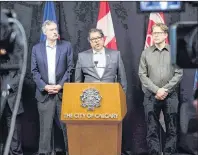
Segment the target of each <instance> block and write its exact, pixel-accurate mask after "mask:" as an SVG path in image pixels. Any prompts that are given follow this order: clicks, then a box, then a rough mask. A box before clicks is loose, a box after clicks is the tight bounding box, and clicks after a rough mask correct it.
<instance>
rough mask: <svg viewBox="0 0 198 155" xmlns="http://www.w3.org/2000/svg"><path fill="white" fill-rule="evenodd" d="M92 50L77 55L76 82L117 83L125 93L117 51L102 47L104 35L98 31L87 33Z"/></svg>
mask: <svg viewBox="0 0 198 155" xmlns="http://www.w3.org/2000/svg"><path fill="white" fill-rule="evenodd" d="M88 41H89V42H90V45H91V47H92V49H89V50H87V51H84V52H81V53H79V54H78V61H77V65H76V71H75V81H76V82H119V83H120V84H121V86H122V88H123V90H124V91H125V93H126V90H127V80H126V74H125V68H124V65H123V62H122V58H121V55H120V52H119V51H115V50H111V49H107V48H105V47H104V43H105V40H104V34H103V32H102V30H100V29H95V28H94V29H91V30H90V31H89V37H88Z"/></svg>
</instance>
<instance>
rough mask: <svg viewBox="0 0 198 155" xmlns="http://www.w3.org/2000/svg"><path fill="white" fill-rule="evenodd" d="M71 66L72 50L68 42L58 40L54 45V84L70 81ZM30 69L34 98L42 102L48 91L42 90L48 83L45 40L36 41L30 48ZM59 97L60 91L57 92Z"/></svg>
mask: <svg viewBox="0 0 198 155" xmlns="http://www.w3.org/2000/svg"><path fill="white" fill-rule="evenodd" d="M72 68H73V51H72V46H71V44H70V42H67V41H63V40H61V41H60V40H58V41H57V46H56V84H60V85H61V86H63V85H64V83H65V82H69V81H70V71H71V69H72ZM31 71H32V74H33V80H34V82H35V83H36V99H37V100H38V101H39V102H44V101H45V99H46V97H47V96H48V93H47V92H46V91H45V90H44V87H45V85H47V84H49V83H48V64H47V54H46V42H42V43H38V44H36V45H35V46H33V49H32V61H31ZM59 95H60V97H61V95H62V94H61V91H60V93H59Z"/></svg>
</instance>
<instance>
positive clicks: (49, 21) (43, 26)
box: [42, 20, 56, 34]
mask: <svg viewBox="0 0 198 155" xmlns="http://www.w3.org/2000/svg"><path fill="white" fill-rule="evenodd" d="M51 24H56V22H55V21H52V20H46V21H44V23H43V24H42V31H43V33H44V34H45V32H46V26H47V25H51Z"/></svg>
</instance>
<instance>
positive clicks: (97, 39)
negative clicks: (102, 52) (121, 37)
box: [89, 36, 103, 42]
mask: <svg viewBox="0 0 198 155" xmlns="http://www.w3.org/2000/svg"><path fill="white" fill-rule="evenodd" d="M102 38H103V37H102V36H100V37H97V38H90V39H89V40H90V41H91V42H95V41H99V40H101V39H102Z"/></svg>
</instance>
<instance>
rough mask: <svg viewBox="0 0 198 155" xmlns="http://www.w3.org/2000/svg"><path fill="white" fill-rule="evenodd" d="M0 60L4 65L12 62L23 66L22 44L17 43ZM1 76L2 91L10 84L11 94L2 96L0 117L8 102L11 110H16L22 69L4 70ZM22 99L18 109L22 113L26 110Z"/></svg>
mask: <svg viewBox="0 0 198 155" xmlns="http://www.w3.org/2000/svg"><path fill="white" fill-rule="evenodd" d="M0 60H1V62H0V63H1V65H2V66H6V65H7V66H9V65H10V64H12V65H13V64H16V65H19V66H20V67H21V68H22V61H23V50H22V49H21V47H20V46H18V45H17V44H15V46H14V51H13V52H9V53H8V54H7V55H4V56H1V57H0ZM0 76H1V78H0V79H1V91H5V90H7V84H8V85H9V86H10V89H9V95H7V96H6V97H4V96H1V103H0V117H1V115H2V113H3V110H4V107H5V104H6V103H8V105H9V107H10V110H11V111H12V112H13V110H14V106H15V102H16V97H17V91H18V85H19V80H20V76H21V69H19V70H9V71H3V72H0ZM21 98H22V97H21ZM21 101H22V100H21ZM21 101H20V104H19V109H18V113H17V114H21V113H23V112H24V109H23V105H22V102H21Z"/></svg>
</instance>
